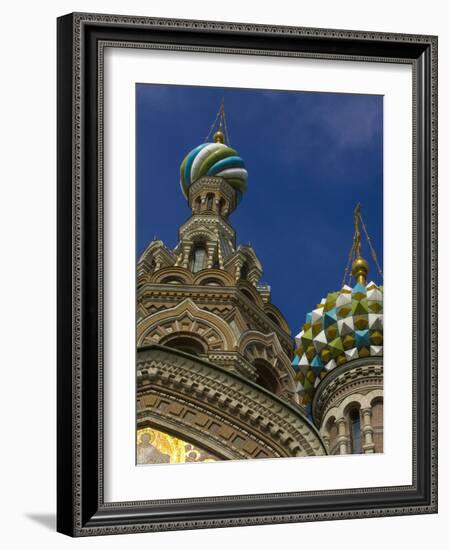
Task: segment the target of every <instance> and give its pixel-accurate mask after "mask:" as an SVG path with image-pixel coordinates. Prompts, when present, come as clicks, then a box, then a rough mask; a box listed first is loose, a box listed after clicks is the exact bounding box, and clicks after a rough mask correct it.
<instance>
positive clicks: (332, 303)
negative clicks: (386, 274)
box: [136, 104, 383, 464]
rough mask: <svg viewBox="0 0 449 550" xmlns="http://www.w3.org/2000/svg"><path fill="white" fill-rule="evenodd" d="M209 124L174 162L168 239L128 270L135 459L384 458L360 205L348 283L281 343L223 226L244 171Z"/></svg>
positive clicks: (378, 329)
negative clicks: (173, 234) (176, 189)
mask: <svg viewBox="0 0 449 550" xmlns="http://www.w3.org/2000/svg"><path fill="white" fill-rule="evenodd" d="M217 120H218V122H217V126H216V128H215V129H216V131H215V133H214V135H213V139H212V141H210V142H206V143H203V144H201V145H199V146H198V147H196V148H194V149H193V150H192V151H190V152H189V153H188V154H187V155H186V157H185V158H184V160H183V161H182V164H181V167H180V184H181V191H180V192H182V194H183V196H184V198H185V200H186V201H187V203H188V205H189V208H190V210H191V215H190V217H189V218H188V219H187V220H186V221H185V222H184V223H183V224H182V225H180V227H179V230H178V244H177V245H176V247H175V248H173V249H170V248H168V247H167V246H166V245H165V244H164V243H163V242H162V241H160V240H153V241H152V242H150V243H149V244H148V246H147V248H146V249H145V251H144V252H143V254H142V255H141V257H140V258H139V261H138V264H137V396H136V398H137V463H138V464H152V463H183V462H204V461H216V460H232V459H247V458H252V459H255V458H276V457H301V456H319V455H326V454H334V455H335V454H351V453H375V452H382V451H383V322H382V321H383V287H382V286H378V285H377V284H375V283H374V282H368V279H367V276H368V263H367V261H366V260H365V259H364V258H362V256H361V246H360V232H359V228H360V224H361V225H362V227H363V229H364V230H365V225H364V224H363V220H362V218H361V215H360V210H359V207H357V208H356V211H355V215H354V231H355V233H354V243H353V246H352V248H351V253H350V256H349V258H350V263H349V267H348V270H347V271H348V273H347V274H346V275H347V278H349V280H348V281H344V284H343V285H342V287H341V288H340V290H339V291H337V292H331V293H329V294H328V295H327V297H326V298H324V299H322V300H321V302H320V303H318V304H317V305H315V307H314V308H313V309H312V310H311V312H310V313H308V314H307V315H306V316H305V323H304V324H303V325H302V327H301V330H300V332H299V334H298V335H297V336H296V337H295V338H292V333H291V330H290V328H289V326H288V324H287V322H286V320H285V318H284V317H283V315H282V312H281V311H280V310H279V309H278V308H277V307H276V305H275V304H273V303H272V302H271V289H270V286H269V285H268V284H266V283H262V282H261V277H262V273H263V258H259V257H258V256H257V251H256V250H254V249H253V248H252V247H251V246H249V245H241V244H238V239H237V235H236V232H235V230H234V228H233V227H232V224H231V221H230V218H231V215H232V213H233V212H234V211H235V210H236V208H238V207H239V204H240V202H241V200H242V198H243V196H244V195H245V194H246V192H247V186H248V184H247V180H248V173H247V171H246V169H245V164H244V161H243V159H242V158H241V157H240V156H239V154H238V152H237V151H235V150H234V149H233V148H231V147H230V145H229V140H228V139H227V135H226V125H225V113H224V106H223V104H222V106H221V107H220V111H219V113H218V115H217ZM180 221H181V220H180ZM366 236H367V239H368V244H369V245H370V247H371V243H370V241H369V237H368V235H367V233H366ZM372 253H373V254H374V256H373V257H374V260H375V262H376V264H377V259H376V257H375V253H374V251H372ZM349 271H350V272H351V273H349ZM351 275H352V282H351ZM302 291H303V292H305V291H306V289H303V290H302ZM311 300H312V304H311V305H313V297H311ZM299 325H300V320H299V319H298V326H299Z"/></svg>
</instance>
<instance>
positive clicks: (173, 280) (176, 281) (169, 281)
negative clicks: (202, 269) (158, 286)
mask: <svg viewBox="0 0 449 550" xmlns="http://www.w3.org/2000/svg"><path fill="white" fill-rule="evenodd" d="M161 283H162V284H164V285H182V284H184V281H183V280H182V279H180V278H179V277H165V279H162V281H161Z"/></svg>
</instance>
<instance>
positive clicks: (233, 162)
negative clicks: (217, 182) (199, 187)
mask: <svg viewBox="0 0 449 550" xmlns="http://www.w3.org/2000/svg"><path fill="white" fill-rule="evenodd" d="M226 168H245V163H244V162H243V160H242V159H241V158H240V157H236V156H232V157H227V158H225V159H222V160H219V161H218V162H216V163H215V164H213V165H212V166H211V167H210V168H209V170H208V171H207V175H208V176H213V175H215V174H216V173H217V172H221V171H222V170H225V169H226Z"/></svg>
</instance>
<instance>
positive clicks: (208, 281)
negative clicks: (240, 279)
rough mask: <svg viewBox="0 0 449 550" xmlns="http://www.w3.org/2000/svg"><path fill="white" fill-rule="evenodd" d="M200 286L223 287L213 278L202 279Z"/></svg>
mask: <svg viewBox="0 0 449 550" xmlns="http://www.w3.org/2000/svg"><path fill="white" fill-rule="evenodd" d="M201 284H202V285H205V286H223V283H222V282H221V281H220V280H219V279H214V278H213V277H209V278H208V279H203V280H202V281H201Z"/></svg>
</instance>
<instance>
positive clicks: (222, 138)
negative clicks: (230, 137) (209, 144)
mask: <svg viewBox="0 0 449 550" xmlns="http://www.w3.org/2000/svg"><path fill="white" fill-rule="evenodd" d="M214 141H215V143H224V141H225V135H224V134H223V132H222V131H221V130H218V132H215V134H214Z"/></svg>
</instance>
